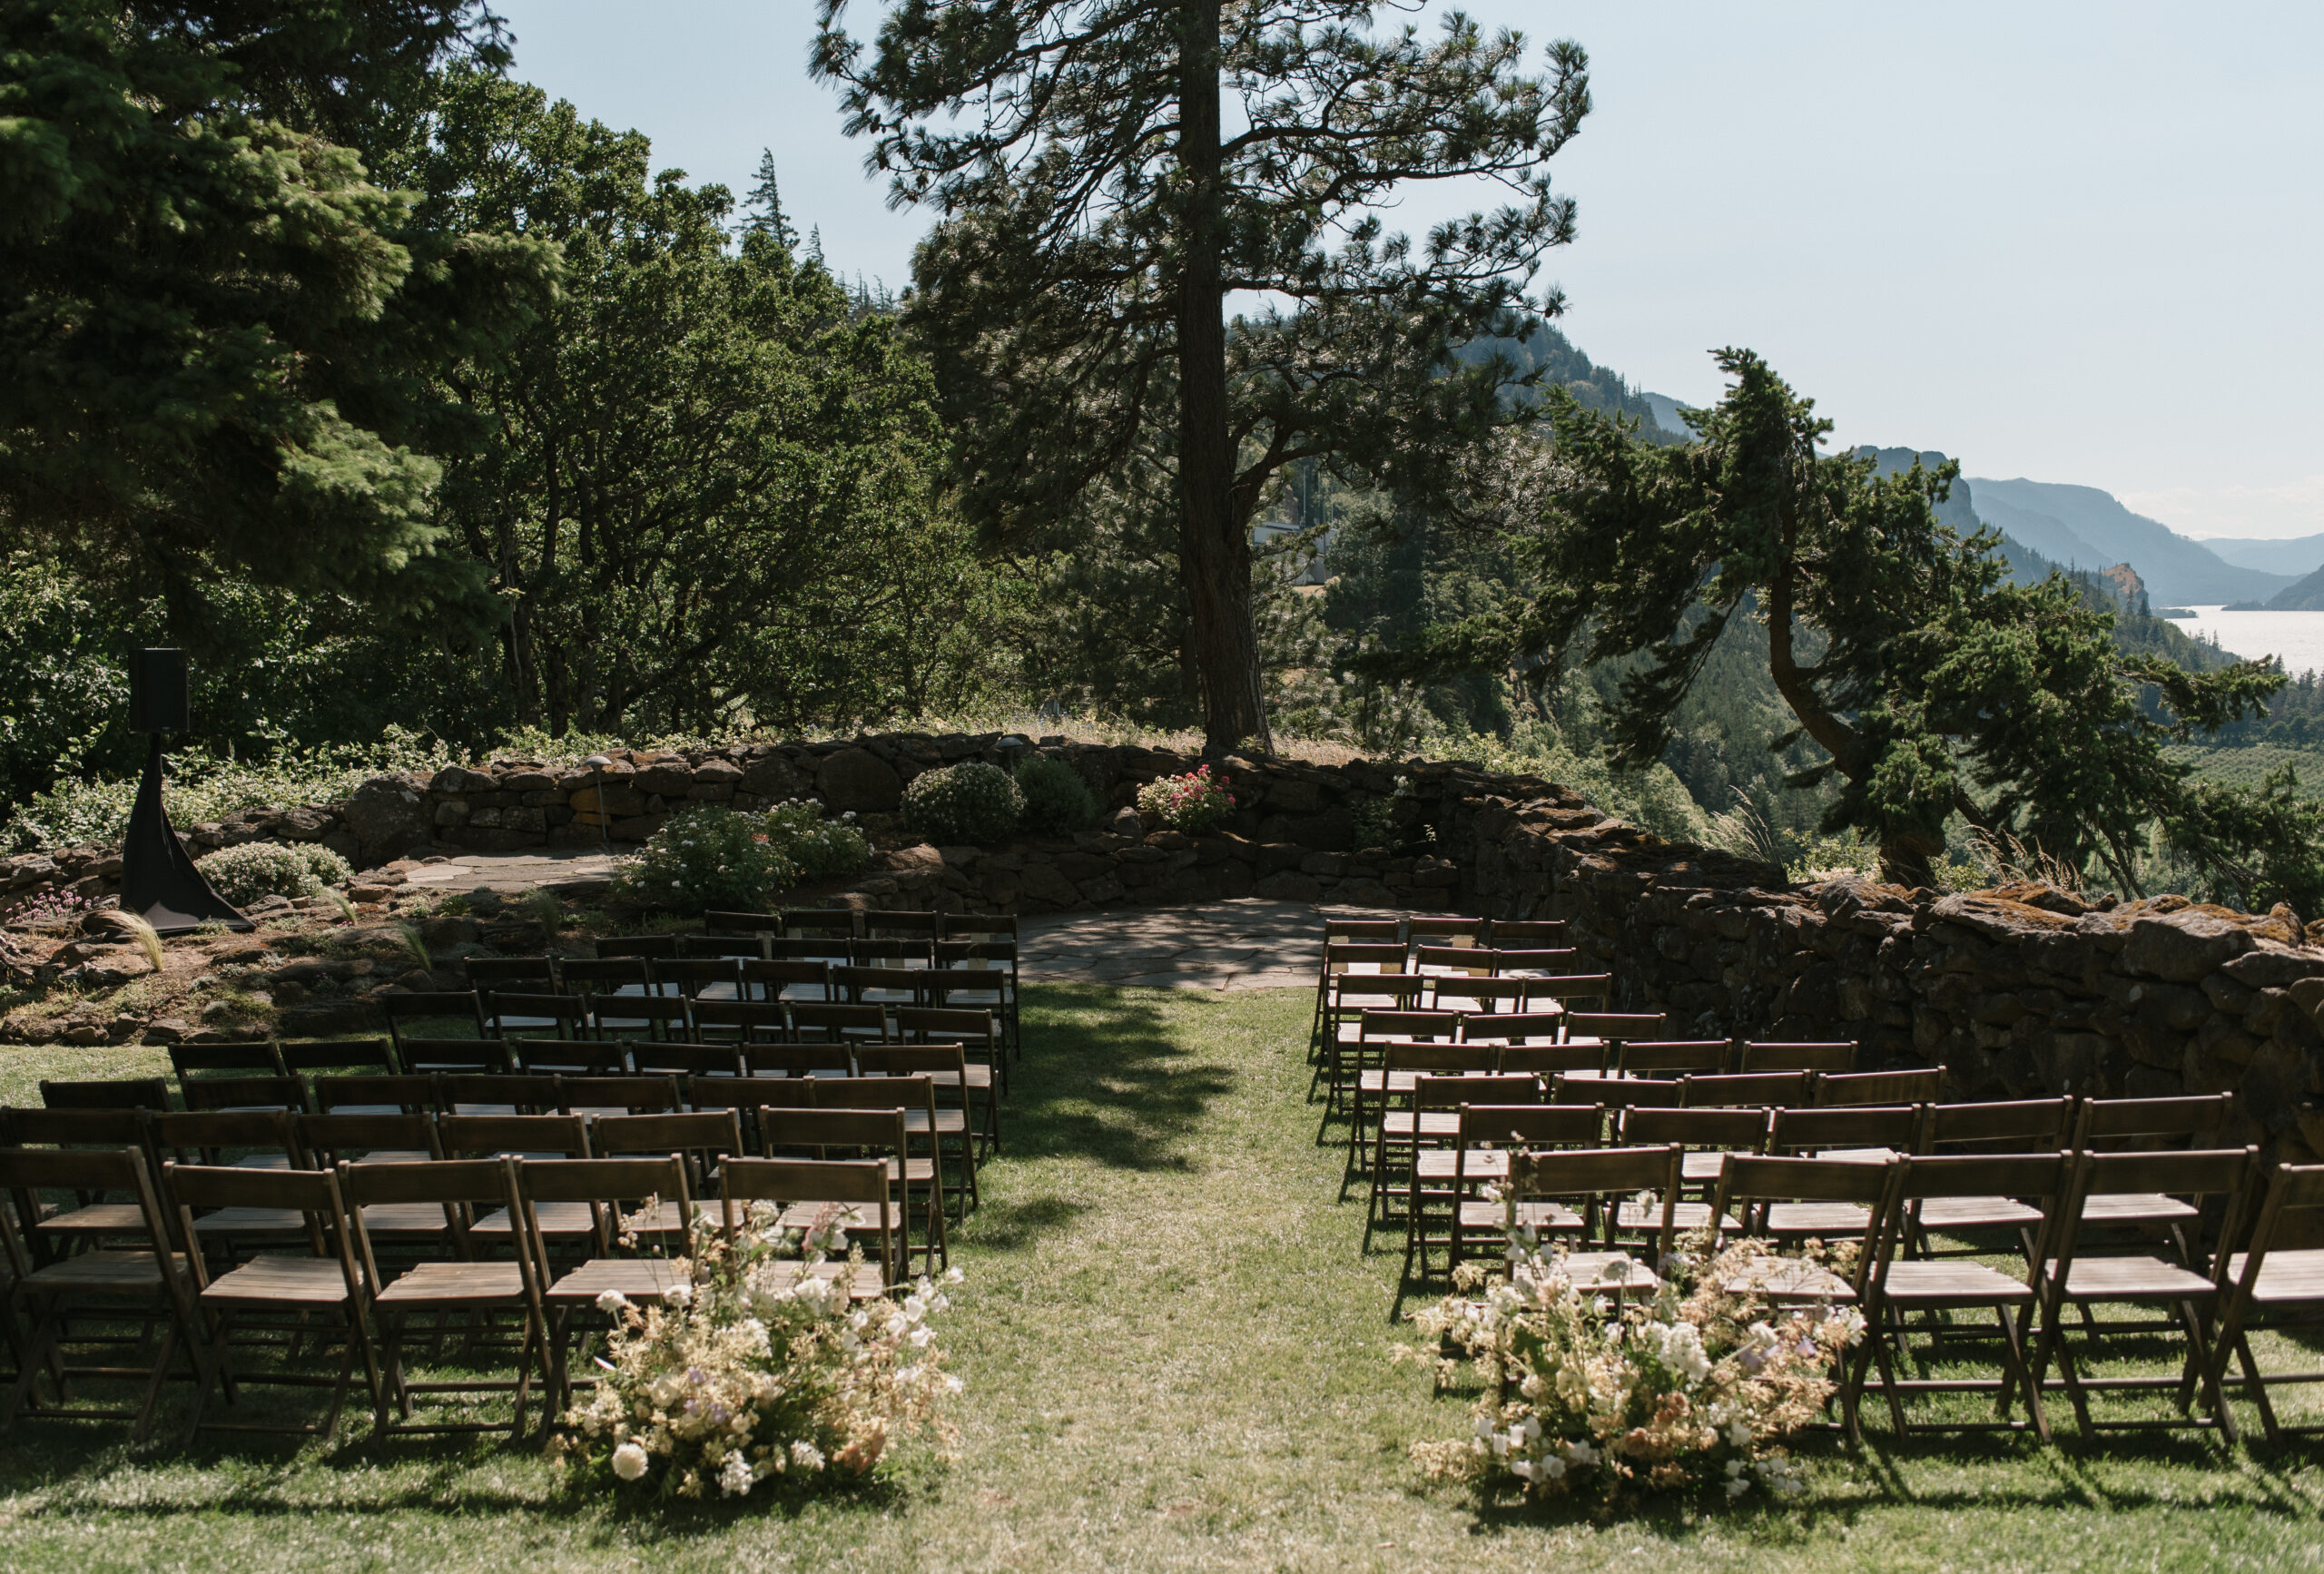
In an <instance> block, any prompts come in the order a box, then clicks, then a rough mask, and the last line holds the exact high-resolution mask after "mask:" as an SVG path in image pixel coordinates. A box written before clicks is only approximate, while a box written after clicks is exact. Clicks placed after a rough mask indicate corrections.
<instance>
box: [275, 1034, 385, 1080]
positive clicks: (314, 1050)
mask: <svg viewBox="0 0 2324 1574" xmlns="http://www.w3.org/2000/svg"><path fill="white" fill-rule="evenodd" d="M274 1050H275V1054H276V1055H277V1056H278V1057H279V1058H281V1062H282V1069H283V1071H284V1072H285V1073H286V1074H287V1075H289V1076H292V1077H297V1076H300V1075H301V1074H306V1073H312V1072H317V1071H337V1072H345V1073H347V1074H349V1075H350V1076H369V1077H392V1076H394V1075H395V1074H396V1073H397V1072H398V1071H399V1070H400V1069H401V1067H399V1066H397V1064H396V1054H395V1047H394V1046H393V1045H392V1044H390V1043H389V1041H388V1040H387V1039H385V1038H348V1039H333V1038H281V1039H277V1040H276V1041H275V1045H274Z"/></svg>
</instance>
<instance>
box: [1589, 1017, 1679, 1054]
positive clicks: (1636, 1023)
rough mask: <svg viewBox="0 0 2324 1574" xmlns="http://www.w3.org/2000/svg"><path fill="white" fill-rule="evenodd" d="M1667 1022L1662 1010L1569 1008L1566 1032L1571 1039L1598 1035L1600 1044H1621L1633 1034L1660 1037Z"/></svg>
mask: <svg viewBox="0 0 2324 1574" xmlns="http://www.w3.org/2000/svg"><path fill="white" fill-rule="evenodd" d="M1664 1023H1665V1018H1664V1017H1663V1015H1662V1013H1661V1012H1659V1011H1569V1012H1567V1013H1566V1018H1565V1036H1566V1039H1567V1041H1568V1042H1572V1041H1573V1040H1576V1039H1581V1038H1595V1039H1597V1040H1598V1042H1600V1044H1604V1045H1607V1046H1609V1047H1615V1048H1619V1047H1620V1045H1623V1044H1626V1043H1628V1042H1629V1041H1630V1039H1632V1038H1656V1037H1659V1035H1660V1034H1661V1032H1662V1029H1663V1027H1664Z"/></svg>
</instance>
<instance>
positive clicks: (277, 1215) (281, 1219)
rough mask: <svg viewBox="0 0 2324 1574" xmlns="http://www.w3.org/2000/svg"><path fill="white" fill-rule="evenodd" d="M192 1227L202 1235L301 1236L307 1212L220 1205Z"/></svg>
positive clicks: (304, 1228) (294, 1209)
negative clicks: (223, 1206) (215, 1210)
mask: <svg viewBox="0 0 2324 1574" xmlns="http://www.w3.org/2000/svg"><path fill="white" fill-rule="evenodd" d="M193 1227H194V1229H195V1230H196V1231H197V1232H199V1233H200V1234H202V1235H305V1234H306V1233H307V1215H305V1214H303V1213H301V1212H300V1211H299V1210H298V1209H297V1208H220V1209H219V1210H218V1211H217V1212H215V1213H210V1214H204V1215H202V1216H201V1217H200V1218H198V1219H196V1220H194V1221H193Z"/></svg>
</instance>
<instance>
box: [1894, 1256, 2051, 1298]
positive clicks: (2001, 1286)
mask: <svg viewBox="0 0 2324 1574" xmlns="http://www.w3.org/2000/svg"><path fill="white" fill-rule="evenodd" d="M1880 1289H1881V1294H1884V1295H1886V1297H1887V1298H1888V1299H1889V1300H1891V1301H1895V1302H1898V1303H1911V1304H1913V1305H1915V1306H1936V1305H1952V1304H1960V1305H1968V1306H1998V1305H2002V1304H2004V1303H2024V1302H2027V1301H2031V1300H2033V1290H2032V1289H2031V1288H2030V1287H2028V1286H2027V1284H2025V1282H2024V1280H2022V1279H2013V1278H2011V1277H2010V1276H2009V1275H2008V1274H2004V1273H2001V1272H2000V1271H1998V1270H1996V1269H1994V1268H1988V1267H1986V1266H1985V1265H1984V1264H1983V1263H1970V1262H1964V1261H1962V1260H1961V1259H1959V1258H1957V1257H1955V1258H1948V1259H1946V1260H1944V1261H1941V1262H1921V1261H1918V1260H1916V1259H1910V1258H1900V1259H1898V1260H1896V1261H1895V1262H1892V1263H1890V1264H1888V1271H1887V1273H1886V1274H1884V1275H1882V1277H1881V1281H1880Z"/></svg>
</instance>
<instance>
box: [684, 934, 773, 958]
mask: <svg viewBox="0 0 2324 1574" xmlns="http://www.w3.org/2000/svg"><path fill="white" fill-rule="evenodd" d="M772 944H773V936H771V935H763V934H751V933H743V934H725V935H721V934H699V935H680V936H679V937H678V955H679V956H680V957H682V958H690V959H693V960H695V961H715V960H717V959H721V958H724V959H726V960H727V961H730V962H734V961H761V960H763V959H765V957H766V954H767V947H768V946H770V945H772Z"/></svg>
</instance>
